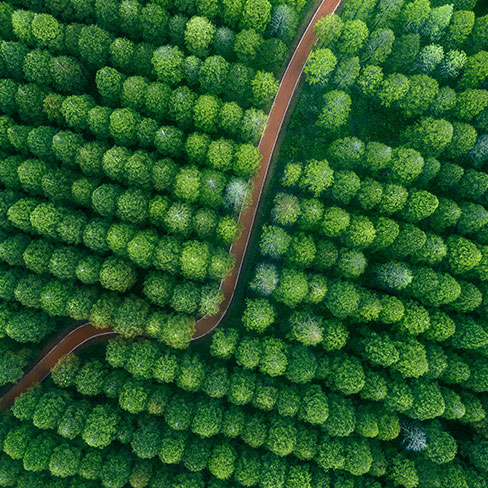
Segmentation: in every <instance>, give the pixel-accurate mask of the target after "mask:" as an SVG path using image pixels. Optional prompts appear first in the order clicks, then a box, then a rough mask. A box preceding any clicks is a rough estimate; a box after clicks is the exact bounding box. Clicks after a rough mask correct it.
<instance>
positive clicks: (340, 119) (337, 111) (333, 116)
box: [317, 90, 352, 131]
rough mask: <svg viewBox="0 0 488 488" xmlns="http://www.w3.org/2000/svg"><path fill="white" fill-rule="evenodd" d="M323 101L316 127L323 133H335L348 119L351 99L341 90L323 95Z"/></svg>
mask: <svg viewBox="0 0 488 488" xmlns="http://www.w3.org/2000/svg"><path fill="white" fill-rule="evenodd" d="M324 100H325V104H324V107H323V108H322V111H321V112H320V115H319V118H318V120H317V126H318V127H319V128H321V129H323V130H325V131H337V130H338V129H339V128H340V127H342V126H343V125H345V124H346V123H347V121H348V119H349V113H350V110H351V104H352V101H351V97H350V96H349V95H348V94H347V93H345V92H344V91H342V90H331V91H329V92H327V93H326V94H325V95H324Z"/></svg>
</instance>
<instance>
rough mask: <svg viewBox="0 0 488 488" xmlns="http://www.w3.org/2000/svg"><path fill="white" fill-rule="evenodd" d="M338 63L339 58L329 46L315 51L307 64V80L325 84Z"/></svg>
mask: <svg viewBox="0 0 488 488" xmlns="http://www.w3.org/2000/svg"><path fill="white" fill-rule="evenodd" d="M336 65H337V58H336V57H335V56H334V54H333V52H332V51H331V50H330V49H328V48H321V49H317V50H316V51H313V52H312V54H311V55H310V57H309V58H308V61H307V64H306V65H305V69H304V72H305V74H306V76H307V82H308V83H309V84H311V85H316V84H320V85H324V84H325V83H326V82H327V80H328V79H329V75H330V74H331V73H332V71H334V69H335V67H336Z"/></svg>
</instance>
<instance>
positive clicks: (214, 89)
mask: <svg viewBox="0 0 488 488" xmlns="http://www.w3.org/2000/svg"><path fill="white" fill-rule="evenodd" d="M228 75H229V63H228V62H227V61H226V60H225V59H224V58H223V57H222V56H210V57H208V58H206V59H205V61H204V62H203V63H202V67H201V68H200V72H199V77H200V86H201V87H202V89H203V90H205V91H207V92H209V93H210V94H212V95H220V94H221V93H222V92H223V91H224V87H225V83H226V81H227V76H228Z"/></svg>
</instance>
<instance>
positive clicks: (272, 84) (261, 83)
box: [251, 71, 278, 109]
mask: <svg viewBox="0 0 488 488" xmlns="http://www.w3.org/2000/svg"><path fill="white" fill-rule="evenodd" d="M251 89H252V96H253V103H254V104H255V105H256V106H257V107H260V108H263V109H266V108H267V107H268V106H269V104H270V103H271V101H272V99H273V97H274V96H275V95H276V92H277V91H278V81H277V80H276V79H275V77H274V76H273V74H272V73H268V72H266V71H258V72H257V73H256V76H254V78H253V79H252V81H251Z"/></svg>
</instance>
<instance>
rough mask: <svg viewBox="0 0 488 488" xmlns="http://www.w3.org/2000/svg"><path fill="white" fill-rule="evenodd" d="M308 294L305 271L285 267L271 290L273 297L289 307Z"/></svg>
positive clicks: (292, 306)
mask: <svg viewBox="0 0 488 488" xmlns="http://www.w3.org/2000/svg"><path fill="white" fill-rule="evenodd" d="M307 294H308V283H307V276H306V275H305V273H303V272H300V271H296V270H293V269H290V268H285V269H284V270H283V271H282V273H281V276H280V279H279V281H278V286H277V287H276V290H275V291H274V292H273V296H274V298H275V299H276V300H277V301H279V302H281V303H284V304H285V305H286V306H288V307H290V308H295V307H296V306H297V305H298V304H299V303H301V302H302V301H303V300H304V299H305V297H306V296H307Z"/></svg>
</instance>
